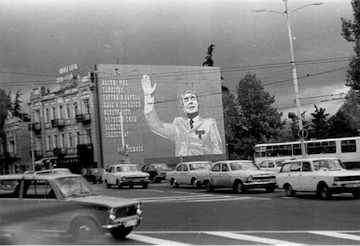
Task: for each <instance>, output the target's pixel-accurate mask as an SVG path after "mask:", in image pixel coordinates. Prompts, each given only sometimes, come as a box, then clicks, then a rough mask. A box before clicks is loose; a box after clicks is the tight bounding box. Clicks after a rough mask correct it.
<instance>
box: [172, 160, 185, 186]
mask: <svg viewBox="0 0 360 246" xmlns="http://www.w3.org/2000/svg"><path fill="white" fill-rule="evenodd" d="M183 167H184V164H179V165H178V166H177V167H176V169H175V172H174V179H175V180H176V182H177V183H178V184H180V182H181V180H182V178H181V176H182V174H183Z"/></svg>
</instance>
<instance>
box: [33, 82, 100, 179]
mask: <svg viewBox="0 0 360 246" xmlns="http://www.w3.org/2000/svg"><path fill="white" fill-rule="evenodd" d="M59 86H60V89H59V90H57V91H53V92H50V91H49V90H48V89H46V88H45V87H43V86H41V87H39V88H34V89H32V91H31V94H30V103H29V106H30V115H31V124H30V127H29V130H30V131H31V134H32V141H33V142H32V146H33V149H32V153H33V158H34V169H35V170H36V169H40V168H52V167H55V166H56V167H66V168H69V169H70V170H71V171H72V172H75V173H80V171H81V169H82V168H85V167H94V166H95V167H96V166H97V165H98V164H97V160H96V158H94V157H96V156H97V155H96V153H95V152H96V151H95V150H94V147H93V146H94V141H96V137H95V132H94V130H93V129H94V128H95V127H94V120H93V118H92V116H93V115H94V107H93V105H94V101H93V100H94V99H93V88H94V86H93V84H92V83H91V81H90V80H89V79H88V76H84V77H83V78H81V77H80V76H74V77H71V78H70V79H68V80H64V81H61V82H60V83H59ZM95 145H96V143H95Z"/></svg>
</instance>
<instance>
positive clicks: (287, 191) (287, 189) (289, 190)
mask: <svg viewBox="0 0 360 246" xmlns="http://www.w3.org/2000/svg"><path fill="white" fill-rule="evenodd" d="M285 194H286V196H288V197H291V196H295V191H294V190H293V188H292V186H291V185H289V184H287V185H286V186H285Z"/></svg>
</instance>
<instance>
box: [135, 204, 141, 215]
mask: <svg viewBox="0 0 360 246" xmlns="http://www.w3.org/2000/svg"><path fill="white" fill-rule="evenodd" d="M136 214H137V215H141V214H142V204H141V203H138V205H136Z"/></svg>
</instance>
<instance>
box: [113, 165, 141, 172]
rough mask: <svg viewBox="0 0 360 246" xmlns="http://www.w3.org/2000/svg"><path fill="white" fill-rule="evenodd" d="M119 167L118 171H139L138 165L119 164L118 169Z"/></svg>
mask: <svg viewBox="0 0 360 246" xmlns="http://www.w3.org/2000/svg"><path fill="white" fill-rule="evenodd" d="M119 169H120V172H131V171H140V168H139V167H138V166H121V167H120V168H118V171H119Z"/></svg>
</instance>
